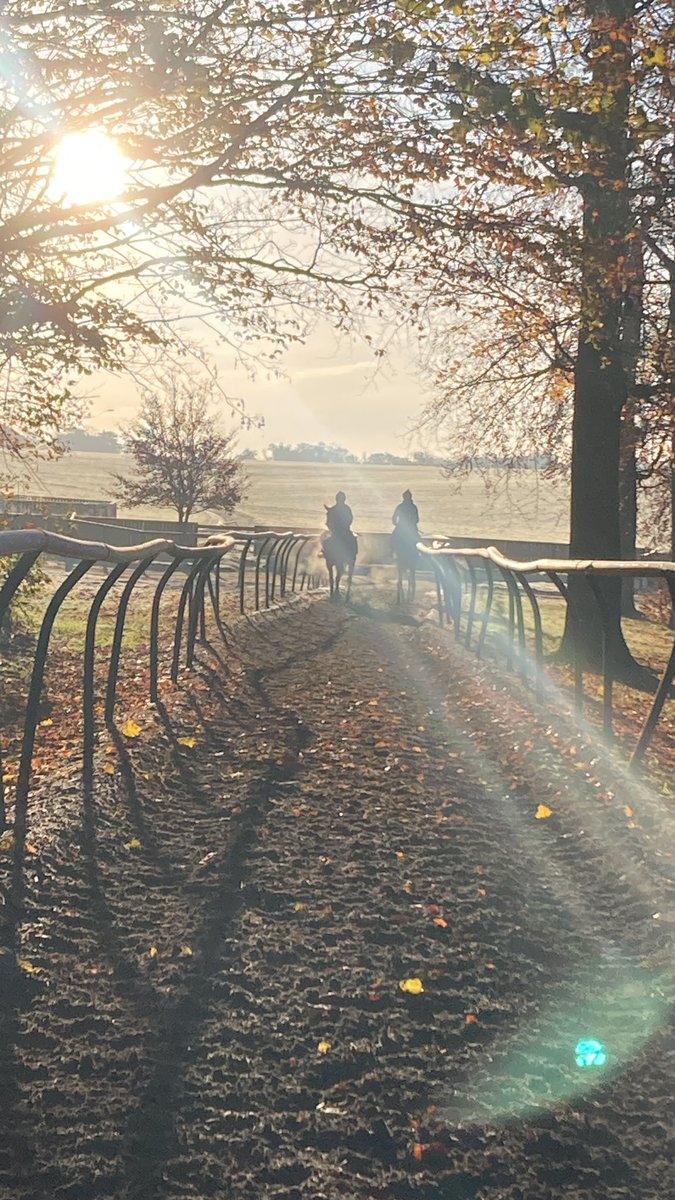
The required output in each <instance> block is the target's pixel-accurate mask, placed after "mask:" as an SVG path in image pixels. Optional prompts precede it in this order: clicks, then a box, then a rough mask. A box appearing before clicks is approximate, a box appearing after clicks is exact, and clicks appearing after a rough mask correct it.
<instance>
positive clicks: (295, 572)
mask: <svg viewBox="0 0 675 1200" xmlns="http://www.w3.org/2000/svg"><path fill="white" fill-rule="evenodd" d="M308 541H309V538H308V537H300V538H298V553H297V554H296V556H295V562H294V564H293V581H292V583H291V591H292V592H294V591H295V581H296V579H297V577H298V564H299V562H300V556H301V555H302V552H303V550H304V548H305V546H306V545H307V542H308ZM289 557H290V556H289ZM300 590H301V591H302V588H300Z"/></svg>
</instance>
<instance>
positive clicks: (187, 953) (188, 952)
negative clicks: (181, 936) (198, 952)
mask: <svg viewBox="0 0 675 1200" xmlns="http://www.w3.org/2000/svg"><path fill="white" fill-rule="evenodd" d="M180 952H181V954H182V955H183V957H184V958H192V955H193V954H194V950H193V949H192V946H181V948H180Z"/></svg>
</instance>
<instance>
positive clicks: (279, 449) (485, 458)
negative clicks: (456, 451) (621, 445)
mask: <svg viewBox="0 0 675 1200" xmlns="http://www.w3.org/2000/svg"><path fill="white" fill-rule="evenodd" d="M241 457H242V458H246V459H256V458H258V454H257V453H256V451H255V450H245V451H244V452H243V454H242V455H241ZM262 458H263V459H267V460H272V461H273V462H312V463H338V464H344V463H365V464H367V465H368V466H382V467H443V468H445V469H447V470H453V469H455V470H457V469H460V468H464V469H471V468H476V469H477V470H483V469H486V468H493V469H495V468H508V469H510V470H533V469H535V468H544V467H547V466H548V465H549V458H548V455H545V454H536V455H535V454H533V455H521V456H519V457H517V458H511V459H505V458H494V457H490V456H489V455H477V456H475V457H474V458H472V459H466V458H464V459H462V460H461V461H459V460H453V459H450V458H444V457H441V456H439V455H436V454H428V453H427V452H426V451H424V450H415V451H413V453H412V454H411V455H409V456H404V455H401V454H392V453H391V452H390V451H388V450H376V451H375V452H374V453H373V454H363V455H361V457H360V458H359V456H358V455H356V454H353V453H352V451H351V450H347V449H346V448H345V447H344V446H335V445H333V444H331V443H326V442H319V443H318V444H313V443H310V442H296V443H287V442H272V443H271V444H270V445H269V446H268V447H267V449H266V450H265V451H263V454H262Z"/></svg>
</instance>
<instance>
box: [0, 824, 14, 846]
mask: <svg viewBox="0 0 675 1200" xmlns="http://www.w3.org/2000/svg"><path fill="white" fill-rule="evenodd" d="M15 841H16V839H15V837H14V834H13V833H12V831H11V829H8V830H7V832H6V833H3V835H2V837H0V850H4V851H7V850H13V849H14V843H15Z"/></svg>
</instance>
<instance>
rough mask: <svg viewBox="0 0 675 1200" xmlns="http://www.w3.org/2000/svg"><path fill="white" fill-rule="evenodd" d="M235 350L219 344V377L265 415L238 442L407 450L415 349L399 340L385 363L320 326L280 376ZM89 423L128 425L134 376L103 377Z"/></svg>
mask: <svg viewBox="0 0 675 1200" xmlns="http://www.w3.org/2000/svg"><path fill="white" fill-rule="evenodd" d="M232 359H233V356H228V355H227V354H226V352H225V351H224V350H223V349H222V348H220V349H215V350H214V353H213V360H214V362H215V363H216V364H217V366H218V372H219V380H220V384H221V386H222V387H223V389H224V390H225V391H226V392H227V393H228V394H230V395H233V396H238V397H241V398H242V399H244V401H245V402H246V408H247V411H248V412H249V413H250V414H251V416H256V415H259V416H261V417H263V418H264V420H265V425H264V428H263V429H261V430H258V429H251V430H242V432H241V435H240V438H239V444H240V446H242V447H244V446H251V447H252V448H254V449H257V450H260V449H262V448H263V447H265V446H267V445H269V443H270V442H320V441H323V442H336V443H337V444H338V445H341V446H346V447H347V448H348V449H350V450H352V451H354V452H355V453H356V454H361V453H362V452H364V451H365V452H366V453H371V452H372V451H374V450H391V451H393V452H394V453H401V454H403V453H405V452H406V451H407V450H408V448H409V446H410V442H409V439H408V436H407V434H408V431H409V430H410V428H411V426H412V425H413V424H414V423H415V421H416V420H417V419H418V417H419V415H420V412H421V409H422V406H423V404H424V401H425V400H426V399H428V398H429V394H428V391H427V390H426V388H425V384H424V381H423V380H421V379H420V378H419V376H418V375H417V374H416V371H415V364H414V361H413V356H412V351H406V349H405V348H403V347H401V348H399V349H398V350H396V351H394V352H393V353H392V354H391V356H390V357H389V358H388V360H386V362H385V363H384V364H383V363H382V360H381V359H376V358H375V357H374V354H373V352H372V350H371V348H370V347H369V346H368V345H367V343H365V342H364V341H361V340H358V341H350V340H348V339H347V338H343V339H341V340H339V341H338V340H337V338H336V335H335V333H334V331H333V330H332V329H331V328H330V327H329V326H328V325H322V326H319V327H318V328H317V329H316V330H315V331H314V333H313V334H312V335H311V337H310V338H309V340H308V341H307V343H306V344H305V345H302V346H300V345H298V346H293V347H291V349H290V350H289V351H288V353H287V354H286V355H285V357H284V358H283V360H282V361H281V367H282V369H283V371H284V375H283V376H282V377H279V378H275V377H274V376H269V375H268V374H267V373H266V372H263V371H260V372H258V374H257V375H256V376H255V377H251V376H250V375H249V374H248V373H247V372H246V371H245V370H244V368H243V367H240V368H239V369H235V367H234V364H233V361H232ZM96 393H97V394H96V395H95V396H94V398H93V400H92V404H91V415H90V418H89V420H88V421H87V422H86V424H87V425H88V426H91V427H92V428H95V429H111V428H118V427H120V426H125V425H126V424H128V422H129V421H130V420H131V419H132V418H133V416H134V414H135V412H136V410H137V408H138V398H137V395H136V394H135V392H134V388H133V386H132V384H131V381H130V380H129V379H126V378H124V377H122V376H117V377H115V378H110V377H106V378H100V381H99V386H98V387H97V389H96Z"/></svg>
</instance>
